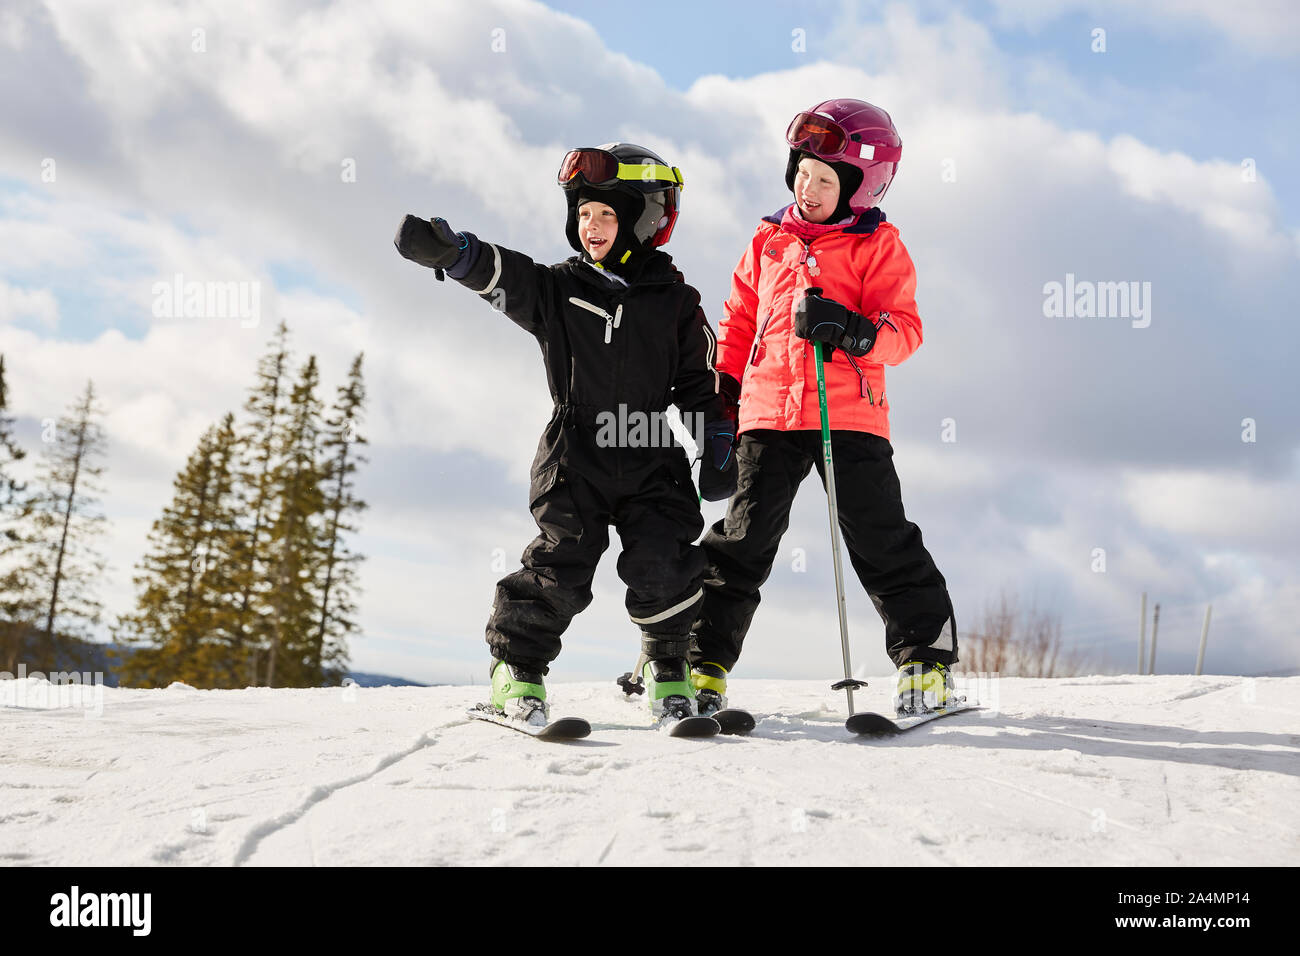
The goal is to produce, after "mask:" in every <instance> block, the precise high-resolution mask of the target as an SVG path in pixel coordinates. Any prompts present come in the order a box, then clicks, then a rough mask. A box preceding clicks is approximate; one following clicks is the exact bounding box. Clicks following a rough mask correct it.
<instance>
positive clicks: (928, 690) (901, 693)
mask: <svg viewBox="0 0 1300 956" xmlns="http://www.w3.org/2000/svg"><path fill="white" fill-rule="evenodd" d="M961 699H962V698H959V697H957V695H956V687H955V685H954V684H953V682H952V674H951V673H950V672H949V671H948V668H947V666H946V665H944V664H938V663H935V662H934V661H908V662H907V663H906V664H904V665H903V666H902V667H900V668H899V669H898V694H897V696H895V698H894V713H896V714H898V716H900V717H909V716H911V715H913V714H923V713H925V712H926V711H931V710H940V709H942V708H944V707H947V706H948V705H949V704H951V703H956V702H957V701H958V700H961Z"/></svg>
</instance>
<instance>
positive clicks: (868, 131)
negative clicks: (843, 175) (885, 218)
mask: <svg viewBox="0 0 1300 956" xmlns="http://www.w3.org/2000/svg"><path fill="white" fill-rule="evenodd" d="M785 141H786V142H787V143H788V144H789V145H790V162H789V165H788V167H787V173H786V178H787V180H788V181H787V183H786V185H787V186H789V187H790V188H791V189H793V188H794V172H793V171H794V168H795V167H796V166H797V165H798V164H799V155H800V154H801V153H807V154H808V155H810V156H815V157H816V158H817V159H820V160H821V161H822V162H824V163H830V164H832V165H833V164H836V163H848V164H849V165H850V166H854V167H856V168H857V169H859V170H861V172H862V182H861V183H860V184H859V185H858V187H857V189H856V190H854V192H853V194H852V195H851V196H849V197H847V198H848V205H849V208H850V209H851V210H852V211H853V214H854V215H861V214H862V213H864V212H866V211H867V210H868V209H870V208H871V207H872V206H875V205H877V204H878V203H879V202H880V200H881V199H883V198H884V196H885V190H887V189H888V188H889V184H890V183H891V182H892V181H893V179H894V174H895V173H896V172H898V161H899V160H900V159H901V158H902V156H903V140H902V138H901V137H900V136H899V135H898V130H896V129H894V121H893V120H891V119H890V118H889V114H888V113H886V112H885V111H884V110H882V109H881V108H880V107H878V106H872V105H871V104H870V103H864V102H863V101H862V100H848V99H838V100H824V101H823V102H821V103H818V104H817V105H816V106H814V107H813V108H812V109H809V110H804V111H803V112H802V113H799V114H797V115H796V116H795V118H794V119H793V120H791V121H790V126H789V128H788V129H787V130H786V132H785ZM844 198H845V197H841V202H843V200H844Z"/></svg>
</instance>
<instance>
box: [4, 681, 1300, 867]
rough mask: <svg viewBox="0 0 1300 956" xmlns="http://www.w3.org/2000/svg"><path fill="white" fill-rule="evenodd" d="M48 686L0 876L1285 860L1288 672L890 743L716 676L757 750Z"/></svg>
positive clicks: (784, 684)
mask: <svg viewBox="0 0 1300 956" xmlns="http://www.w3.org/2000/svg"><path fill="white" fill-rule="evenodd" d="M48 689H49V687H48V685H44V690H48ZM42 690H43V688H42V685H41V682H39V681H37V680H34V679H32V678H28V679H27V680H25V681H3V682H0V703H3V704H6V705H8V706H3V707H0V741H2V746H0V862H3V863H7V864H40V865H45V864H67V865H96V864H100V865H102V864H110V865H122V864H159V863H162V864H196V865H213V864H216V865H230V864H235V865H262V864H318V865H342V864H349V865H351V864H478V863H481V864H487V865H508V864H528V863H558V864H577V865H596V864H607V865H609V864H657V863H680V864H687V865H690V864H694V863H697V862H703V861H708V862H712V863H722V864H786V863H789V864H853V865H869V866H915V865H933V864H949V865H951V864H981V865H990V864H992V865H1001V864H1022V863H1024V864H1052V865H1110V866H1114V865H1168V864H1174V865H1182V864H1195V865H1230V866H1252V865H1259V864H1274V865H1277V864H1281V865H1295V864H1297V863H1300V836H1298V834H1300V789H1298V788H1297V782H1296V781H1297V774H1300V735H1298V732H1300V720H1298V719H1297V718H1298V717H1300V702H1298V700H1300V677H1289V678H1258V679H1242V678H1236V677H1164V676H1160V677H1091V678H1073V679H1060V680H1031V679H1001V680H998V681H992V682H975V683H972V684H970V685H969V686H968V688H967V690H968V692H971V691H973V692H974V693H976V694H978V695H979V697H980V698H981V700H982V701H984V702H985V703H986V704H989V705H990V706H989V708H988V709H987V710H985V711H982V712H978V713H968V714H963V715H959V716H954V717H951V718H947V719H945V720H941V721H936V722H934V723H931V724H928V725H926V726H925V727H923V728H920V729H917V730H915V731H912V732H911V733H909V734H907V735H905V736H903V737H899V738H894V739H889V740H857V739H853V738H850V737H849V736H847V735H846V734H845V733H844V731H843V726H842V720H843V709H842V708H843V695H842V694H837V693H832V692H831V691H830V690H829V688H828V683H821V682H807V681H776V680H743V679H742V680H733V681H732V698H733V701H734V702H735V703H736V704H737V705H740V706H746V707H748V708H749V709H750V710H752V711H753V712H754V713H755V715H756V716H758V717H759V724H758V728H757V729H756V731H755V732H754V734H753V735H752V736H750V737H748V738H727V737H719V738H714V739H712V740H703V741H699V740H676V739H672V738H669V737H666V736H664V735H661V734H658V733H656V732H653V731H651V730H648V729H646V725H647V724H648V716H647V714H646V712H645V710H644V707H645V705H644V703H643V702H642V701H641V700H639V699H638V700H636V701H635V702H629V701H626V700H624V699H623V698H622V696H621V694H620V693H619V691H618V689H617V688H616V687H615V686H614V685H613V683H612V682H611V683H609V684H591V683H578V684H562V683H557V684H554V685H552V687H551V699H552V705H553V713H554V714H555V715H556V716H559V715H562V714H566V713H574V714H579V715H582V716H586V717H588V718H589V719H590V720H591V722H592V724H593V727H594V730H593V733H592V735H591V737H590V738H588V739H587V740H585V741H580V742H576V743H567V744H556V743H543V742H540V741H535V740H532V739H530V738H528V737H525V736H524V735H522V734H516V733H512V732H510V731H508V730H503V729H500V728H497V727H494V726H491V725H488V724H482V723H476V722H475V723H472V722H470V721H468V720H466V719H465V718H464V715H463V711H464V709H465V707H466V706H467V705H469V704H471V703H473V702H475V701H477V700H480V699H482V697H483V695H484V693H485V688H483V687H430V688H374V689H364V688H344V689H328V690H268V689H250V690H243V691H197V690H193V689H190V688H184V687H174V688H170V689H168V690H156V691H141V690H119V689H100V690H98V691H96V692H94V693H92V694H88V695H87V697H86V698H85V699H84V700H83V701H81V702H80V703H81V704H83V705H84V706H82V707H80V708H78V707H72V706H64V707H59V708H52V707H50V706H49V705H50V704H51V703H53V702H54V701H53V700H51V699H48V695H46V696H45V697H43V695H42ZM888 691H889V680H888V678H884V677H882V678H879V679H877V680H873V681H872V686H871V688H870V689H869V690H868V691H866V692H863V693H860V694H859V695H858V707H859V709H864V710H865V709H881V708H884V707H885V706H886V705H887V702H888ZM63 703H65V704H66V703H69V701H67V700H65V701H63ZM71 703H73V704H76V703H78V701H76V700H72V701H71ZM99 710H102V713H98V714H97V713H96V711H99Z"/></svg>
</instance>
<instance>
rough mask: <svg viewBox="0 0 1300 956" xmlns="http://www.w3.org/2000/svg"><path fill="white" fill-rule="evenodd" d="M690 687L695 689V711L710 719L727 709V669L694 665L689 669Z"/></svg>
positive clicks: (714, 665) (719, 666)
mask: <svg viewBox="0 0 1300 956" xmlns="http://www.w3.org/2000/svg"><path fill="white" fill-rule="evenodd" d="M691 685H692V686H693V687H694V688H695V709H696V710H697V711H698V712H699V713H700V714H701V715H702V716H704V717H712V716H713V715H714V714H716V713H718V711H722V710H726V709H727V669H726V668H725V667H723V666H722V665H721V664H712V663H705V664H696V665H694V666H693V667H692V668H691Z"/></svg>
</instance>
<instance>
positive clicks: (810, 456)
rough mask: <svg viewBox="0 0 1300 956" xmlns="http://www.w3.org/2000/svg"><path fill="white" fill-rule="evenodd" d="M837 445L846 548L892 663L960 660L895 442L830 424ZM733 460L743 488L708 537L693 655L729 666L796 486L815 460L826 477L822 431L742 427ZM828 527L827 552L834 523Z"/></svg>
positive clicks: (948, 606)
mask: <svg viewBox="0 0 1300 956" xmlns="http://www.w3.org/2000/svg"><path fill="white" fill-rule="evenodd" d="M831 451H832V456H833V459H834V462H835V495H836V498H837V503H838V506H839V524H840V531H841V533H842V538H843V546H844V550H846V551H847V552H848V558H849V561H850V563H851V564H852V566H853V570H854V571H855V572H857V575H858V580H859V581H861V582H862V586H863V588H865V589H866V592H867V594H868V595H870V597H871V602H872V603H873V604H874V605H875V608H876V611H877V612H878V613H879V614H880V617H881V619H882V620H883V621H884V622H885V651H886V652H887V653H888V654H889V657H890V659H891V660H892V661H893V662H894V665H895V666H901V665H903V664H905V663H907V662H908V661H935V662H937V663H941V664H951V663H953V662H955V661H956V660H957V631H956V622H955V620H954V616H953V609H952V600H951V599H950V597H949V596H948V586H947V583H946V582H945V581H944V578H943V575H942V574H940V573H939V569H938V568H937V567H936V566H935V563H934V559H933V558H931V557H930V553H929V552H928V551H927V550H926V549H925V545H924V544H922V542H921V529H920V528H918V527H917V526H916V525H915V524H913V523H912V522H910V521H908V520H907V517H906V515H905V514H904V513H903V500H902V491H901V488H900V486H899V482H898V474H897V473H896V472H895V470H894V462H893V455H894V449H893V446H892V445H891V444H890V443H889V441H888V439H885V438H882V437H880V436H879V435H873V434H870V433H868V432H858V431H832V432H831ZM736 462H737V466H738V471H739V474H738V480H737V488H736V494H735V495H734V496H733V497H732V499H731V502H730V504H729V505H728V507H727V514H726V517H725V518H723V519H722V520H721V521H719V522H717V523H715V524H714V525H713V527H712V528H711V529H710V530H709V533H708V534H706V535H705V536H704V540H703V541H702V542H701V545H702V546H703V548H704V553H705V555H706V556H707V558H708V561H709V569H708V572H707V573H706V575H705V578H704V605H703V607H702V608H701V611H700V618H699V620H697V621H696V624H695V628H694V640H693V646H692V651H691V662H692V663H702V662H705V661H712V662H714V663H716V664H721V665H722V666H723V667H725V668H727V669H728V670H731V668H732V667H734V666H735V663H736V661H737V660H738V659H739V657H740V651H741V647H742V645H743V644H744V641H745V634H746V632H747V631H748V630H749V625H750V622H751V620H752V618H753V616H754V610H755V608H757V607H758V603H759V588H760V587H761V586H762V585H763V582H764V581H766V580H767V577H768V575H769V574H770V573H771V571H772V563H773V561H774V560H775V559H776V554H777V548H778V546H779V545H780V542H781V536H782V535H783V534H785V531H786V529H787V528H788V527H789V525H790V506H791V505H792V504H793V502H794V496H795V492H796V491H798V489H799V485H800V483H801V482H802V481H803V480H804V478H806V477H807V476H808V472H809V470H810V469H811V468H812V467H814V466H816V468H817V473H818V475H820V476H821V478H822V485H823V487H824V486H825V484H826V475H825V469H826V464H825V460H824V459H823V457H822V442H821V433H820V432H816V431H789V432H783V431H774V430H769V429H756V430H754V431H748V432H744V433H743V434H742V435H741V436H740V440H739V442H738V443H737V445H736ZM827 536H828V538H827V541H826V549H827V553H828V554H829V551H830V541H829V529H828V530H827ZM828 597H830V596H828ZM791 637H792V638H794V637H795V635H791ZM833 637H834V635H826V639H827V640H831V639H832V638H833ZM791 646H794V641H793V640H792V641H791Z"/></svg>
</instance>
